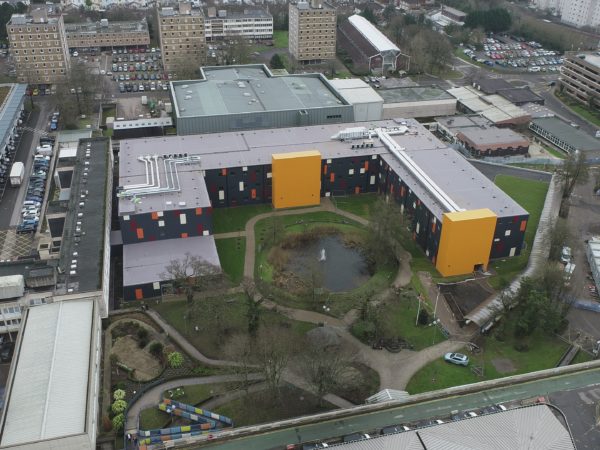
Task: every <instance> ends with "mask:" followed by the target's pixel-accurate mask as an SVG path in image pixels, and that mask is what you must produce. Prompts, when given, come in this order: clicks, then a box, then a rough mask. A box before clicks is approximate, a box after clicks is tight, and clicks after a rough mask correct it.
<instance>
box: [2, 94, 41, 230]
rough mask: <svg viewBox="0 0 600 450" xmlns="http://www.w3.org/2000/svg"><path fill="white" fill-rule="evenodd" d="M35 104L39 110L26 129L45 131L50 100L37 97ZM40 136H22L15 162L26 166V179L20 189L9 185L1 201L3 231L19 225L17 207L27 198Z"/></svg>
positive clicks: (36, 134) (33, 114)
mask: <svg viewBox="0 0 600 450" xmlns="http://www.w3.org/2000/svg"><path fill="white" fill-rule="evenodd" d="M25 101H26V102H28V101H29V99H25ZM34 103H35V105H36V107H37V108H36V110H35V111H32V113H31V114H30V116H29V120H28V121H27V122H26V123H25V127H28V128H33V129H41V130H45V129H46V128H47V126H46V125H47V122H48V114H49V113H50V106H49V104H48V100H47V99H45V98H43V97H37V98H36V99H35V100H34ZM39 136H40V134H38V133H33V132H31V131H24V132H23V136H21V142H20V144H19V148H18V149H17V153H16V155H15V161H20V162H22V163H23V164H25V177H24V178H23V183H22V184H21V186H20V187H19V188H13V187H11V186H10V185H7V187H6V191H5V192H4V197H3V198H2V200H1V201H0V229H1V230H6V229H8V228H10V227H13V226H16V225H17V223H18V220H19V213H20V211H21V208H20V207H18V208H17V207H15V205H17V204H20V203H21V202H22V201H23V198H24V197H25V192H26V191H27V179H28V177H29V174H30V173H31V166H32V163H33V159H32V157H31V155H32V154H33V152H34V151H35V147H36V146H37V145H38V142H39Z"/></svg>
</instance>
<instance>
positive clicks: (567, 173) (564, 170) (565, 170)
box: [558, 151, 589, 199]
mask: <svg viewBox="0 0 600 450" xmlns="http://www.w3.org/2000/svg"><path fill="white" fill-rule="evenodd" d="M558 175H559V177H560V179H561V181H562V183H563V188H564V190H563V198H564V199H567V198H569V197H570V196H571V194H572V193H573V189H575V186H576V185H578V184H584V183H585V182H587V180H588V176H589V171H588V166H587V162H586V158H585V154H584V153H583V152H581V151H576V152H574V153H570V154H569V155H568V156H567V157H566V158H565V160H564V161H563V164H562V167H561V168H560V170H559V171H558Z"/></svg>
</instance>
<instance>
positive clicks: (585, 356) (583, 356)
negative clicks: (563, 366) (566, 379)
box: [571, 350, 594, 364]
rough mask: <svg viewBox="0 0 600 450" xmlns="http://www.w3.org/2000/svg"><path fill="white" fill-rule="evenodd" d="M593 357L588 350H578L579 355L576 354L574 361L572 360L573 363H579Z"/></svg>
mask: <svg viewBox="0 0 600 450" xmlns="http://www.w3.org/2000/svg"><path fill="white" fill-rule="evenodd" d="M593 359H594V357H593V356H592V355H590V354H589V353H588V352H584V351H583V350H579V352H577V355H575V358H573V361H571V364H579V363H583V362H588V361H591V360H593Z"/></svg>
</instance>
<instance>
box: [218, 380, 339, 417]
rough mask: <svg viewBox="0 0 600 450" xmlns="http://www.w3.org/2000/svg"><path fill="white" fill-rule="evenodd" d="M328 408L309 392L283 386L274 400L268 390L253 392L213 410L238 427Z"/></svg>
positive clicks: (332, 407)
mask: <svg viewBox="0 0 600 450" xmlns="http://www.w3.org/2000/svg"><path fill="white" fill-rule="evenodd" d="M331 409H334V406H333V405H331V404H328V403H326V404H325V405H324V406H319V404H318V402H317V399H316V398H315V396H314V395H312V394H311V393H309V392H306V391H303V390H301V389H298V388H296V387H293V386H289V385H283V386H281V388H280V389H279V397H278V398H276V399H274V398H272V397H271V395H269V393H267V392H253V393H250V394H248V395H247V396H244V397H242V398H239V399H237V400H234V401H232V402H230V403H227V404H225V405H223V406H220V407H218V408H216V409H215V411H213V412H216V413H217V414H222V415H224V416H227V417H230V418H231V419H233V423H234V425H235V426H236V427H240V426H246V425H256V424H259V423H266V422H272V421H274V420H284V419H290V418H292V417H298V416H304V415H308V414H316V413H319V412H324V411H328V410H331Z"/></svg>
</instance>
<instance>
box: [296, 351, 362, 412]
mask: <svg viewBox="0 0 600 450" xmlns="http://www.w3.org/2000/svg"><path fill="white" fill-rule="evenodd" d="M352 361H353V357H352V355H351V354H350V353H348V352H345V351H343V350H342V349H341V348H339V347H338V346H332V347H328V348H323V347H322V346H320V345H318V344H316V343H308V344H307V345H305V347H304V351H303V352H302V355H301V357H300V365H301V367H302V375H303V377H304V378H305V380H306V381H307V382H308V383H309V384H310V387H311V389H312V391H313V393H314V394H315V395H316V396H317V397H318V399H319V404H320V405H322V403H323V396H324V395H325V394H327V393H328V392H331V391H332V390H333V389H334V388H335V387H336V385H337V384H339V383H340V381H341V380H342V379H343V378H344V375H345V374H346V373H347V372H348V369H349V368H350V365H351V363H352ZM346 381H347V380H346Z"/></svg>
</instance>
